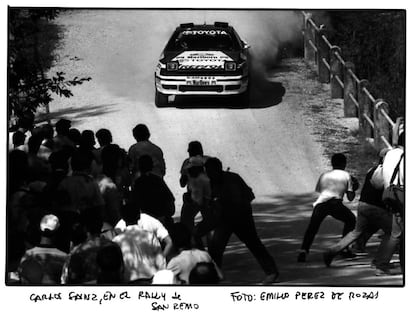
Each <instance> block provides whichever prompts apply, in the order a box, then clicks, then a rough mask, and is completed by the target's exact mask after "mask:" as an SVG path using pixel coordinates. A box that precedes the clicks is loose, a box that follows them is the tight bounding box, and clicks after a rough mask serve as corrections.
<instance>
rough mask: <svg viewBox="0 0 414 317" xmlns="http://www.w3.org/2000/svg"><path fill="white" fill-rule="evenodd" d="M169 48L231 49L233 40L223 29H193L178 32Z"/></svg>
mask: <svg viewBox="0 0 414 317" xmlns="http://www.w3.org/2000/svg"><path fill="white" fill-rule="evenodd" d="M171 44H172V47H170V48H171V49H175V50H182V49H184V50H233V49H234V42H233V39H232V38H231V36H230V34H228V33H227V32H225V31H215V30H199V31H197V30H194V31H183V32H181V33H179V34H178V36H177V38H176V39H175V41H174V42H173V43H171Z"/></svg>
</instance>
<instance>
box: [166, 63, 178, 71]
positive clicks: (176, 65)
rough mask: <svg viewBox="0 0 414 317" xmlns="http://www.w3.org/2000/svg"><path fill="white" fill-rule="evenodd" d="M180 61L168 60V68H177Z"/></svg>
mask: <svg viewBox="0 0 414 317" xmlns="http://www.w3.org/2000/svg"><path fill="white" fill-rule="evenodd" d="M177 69H178V63H177V62H168V63H167V70H177Z"/></svg>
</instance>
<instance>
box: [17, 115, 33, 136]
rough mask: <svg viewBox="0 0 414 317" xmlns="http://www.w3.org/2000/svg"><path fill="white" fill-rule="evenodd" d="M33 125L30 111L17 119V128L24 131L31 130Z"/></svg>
mask: <svg viewBox="0 0 414 317" xmlns="http://www.w3.org/2000/svg"><path fill="white" fill-rule="evenodd" d="M33 124H34V114H33V113H32V112H31V111H29V112H25V113H24V114H23V116H21V117H20V118H19V121H18V125H19V128H20V129H22V130H24V131H28V130H32V129H33Z"/></svg>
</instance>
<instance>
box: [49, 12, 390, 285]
mask: <svg viewBox="0 0 414 317" xmlns="http://www.w3.org/2000/svg"><path fill="white" fill-rule="evenodd" d="M217 20H219V21H220V20H224V21H229V22H230V23H231V24H233V25H234V26H235V28H236V29H237V30H238V32H239V34H240V35H241V36H242V37H243V38H244V39H245V40H246V41H247V42H249V43H250V44H251V45H252V49H254V47H255V44H257V47H258V48H256V50H257V51H256V53H257V56H260V58H262V60H263V61H267V60H268V58H269V56H272V54H274V53H275V51H271V50H270V51H269V50H268V48H269V47H264V48H263V47H260V43H263V42H266V43H268V44H271V45H272V46H273V48H274V49H275V50H276V48H277V43H278V41H280V40H285V38H284V37H288V36H292V37H294V36H297V34H296V33H297V32H298V30H299V28H300V25H299V24H298V23H299V21H300V20H297V17H295V15H294V14H292V13H290V12H288V11H283V12H273V13H272V12H265V13H261V12H255V13H251V14H249V13H247V12H243V11H239V12H230V13H229V12H225V11H221V12H209V11H139V10H137V11H131V10H123V11H116V10H92V11H91V10H82V11H70V12H65V13H63V14H61V15H60V16H59V18H58V19H57V21H56V23H57V24H59V25H61V26H62V27H63V29H64V32H63V39H62V42H61V45H60V47H59V48H58V50H57V52H56V54H57V57H58V61H57V63H56V65H55V66H54V68H53V69H52V70H51V71H52V72H53V71H57V70H61V71H64V72H66V73H67V75H68V76H69V77H70V76H91V77H92V81H91V82H89V83H85V84H84V85H82V86H79V87H75V88H74V89H73V93H74V97H72V98H70V99H56V100H55V101H54V102H53V103H52V104H51V112H52V115H53V116H54V118H60V117H65V118H68V119H71V120H72V122H73V126H74V127H76V128H78V129H80V130H83V129H91V130H94V131H96V130H98V129H99V128H108V129H110V130H111V131H112V134H113V138H114V142H115V143H117V144H119V145H120V146H122V147H124V148H125V149H128V147H129V146H130V145H131V144H133V143H134V139H133V137H132V132H131V131H132V128H133V127H134V126H135V125H136V124H138V123H145V124H147V125H148V127H149V128H150V131H151V134H152V135H151V140H152V141H153V142H154V143H156V144H158V145H159V146H160V147H161V148H162V149H163V151H164V155H165V160H166V165H167V174H166V177H165V179H166V182H167V184H168V185H169V186H170V188H171V189H172V191H173V193H174V195H175V197H176V201H177V210H180V206H181V195H182V193H183V190H182V189H181V188H179V184H178V179H179V170H180V167H181V163H182V161H183V160H184V159H185V157H186V155H187V153H186V149H187V144H188V142H189V141H192V140H199V141H201V142H202V144H203V146H204V150H205V153H206V154H208V155H211V156H217V157H219V158H220V159H221V160H222V161H223V165H224V166H225V167H230V168H231V170H232V171H234V172H237V173H239V174H240V175H241V176H242V177H243V178H244V179H245V180H246V182H247V183H248V184H249V185H250V186H251V187H252V188H253V190H254V192H255V194H256V197H257V198H256V200H255V203H254V210H255V216H256V220H257V223H258V230H259V232H260V235H262V237H263V239H264V242H265V244H266V245H267V246H268V247H269V248H270V250H271V251H272V253H273V254H274V255H275V257H276V258H277V259H278V263H279V265H280V266H281V267H282V266H284V267H285V268H286V269H283V268H282V269H281V270H282V272H284V271H285V270H288V268H287V267H288V265H290V264H288V263H289V262H295V260H296V258H295V254H296V249H297V248H298V247H299V244H300V240H301V238H302V235H303V232H304V230H305V225H306V221H307V220H308V217H309V215H310V211H311V205H310V203H311V202H312V199H313V190H314V185H315V181H316V179H317V177H318V176H319V174H320V172H321V171H322V170H324V169H326V168H327V162H326V159H324V158H323V149H322V146H321V144H320V143H318V142H316V141H315V138H314V136H313V135H312V131H311V129H310V127H309V125H307V124H306V122H305V121H306V120H305V118H304V116H303V109H304V107H305V104H306V99H307V97H308V96H309V95H310V94H312V91H311V89H308V88H309V87H306V86H304V85H305V82H306V76H305V75H304V77H303V78H294V77H292V76H294V75H293V74H295V69H294V67H293V66H292V65H287V66H286V67H285V68H283V67H281V68H279V73H278V74H277V75H276V76H273V78H270V81H269V82H267V81H263V78H262V80H261V81H260V82H256V83H255V82H253V85H254V87H253V90H254V92H253V99H252V104H251V106H250V107H249V108H246V109H237V107H236V108H234V107H230V106H229V105H227V104H225V103H224V104H223V103H219V104H218V105H217V107H216V108H215V107H212V104H209V105H202V106H200V105H195V104H189V105H188V104H187V105H186V106H185V107H184V106H183V107H168V108H156V107H155V105H154V98H153V97H154V81H153V74H154V68H155V65H156V62H157V60H158V57H159V55H160V53H161V51H162V48H163V46H164V45H165V43H166V41H167V40H168V37H169V36H170V34H171V33H172V31H173V30H174V28H175V27H176V26H177V25H178V24H179V23H183V22H199V23H203V22H205V21H206V22H207V23H210V22H214V21H217ZM282 25H283V28H284V30H283V32H280V33H279V34H272V36H269V34H271V33H272V32H273V30H274V29H275V28H277V26H282ZM289 32H291V34H290V33H289ZM263 65H264V66H266V63H264V64H260V65H259V64H258V65H257V67H259V68H260V67H264V66H263ZM302 66H303V65H302ZM292 79H293V80H292ZM298 79H299V80H302V82H300V81H299V82H298V81H296V80H298ZM340 231H341V230H340V225H339V224H337V223H336V222H334V221H327V223H326V224H324V225H323V226H322V228H321V239H323V237H327V236H330V237H332V236H334V237H335V236H337V235H338V234H339V233H340ZM318 243H319V240H316V241H315V245H316V246H318ZM227 254H228V258H227V260H226V259H225V263H224V265H225V270H226V271H227V272H228V277H227V278H228V281H229V282H238V283H254V282H255V281H258V280H260V278H261V277H262V274H263V273H262V272H261V270H260V268H259V267H258V265H257V264H256V263H255V261H254V259H253V258H252V257H251V255H250V254H249V253H248V252H247V251H246V250H245V249H244V248H243V247H241V248H240V247H239V244H238V241H237V240H234V241H232V243H231V244H230V245H229V248H228V252H227ZM234 254H238V255H239V257H238V258H234ZM240 257H241V258H240ZM240 259H242V260H241V261H240ZM318 261H319V260H318ZM320 264H321V263H319V264H318V265H320ZM290 268H291V269H292V271H290V272H284V273H285V276H286V277H285V281H286V283H288V284H289V283H301V282H304V281H305V282H306V281H308V282H307V283H313V282H314V283H316V284H318V281H317V280H312V273H310V274H309V273H306V270H304V276H301V274H300V273H298V272H297V270H296V269H297V268H296V266H290ZM294 271H296V273H295V272H294ZM308 272H310V271H308ZM327 276H329V274H328V275H327ZM338 276H340V273H338ZM313 278H314V276H313ZM325 280H326V283H329V282H330V280H329V278H325ZM383 281H384V280H383ZM344 282H346V281H345V280H344ZM368 282H370V281H368ZM374 282H375V281H374ZM374 282H373V283H374Z"/></svg>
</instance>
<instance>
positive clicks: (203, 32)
mask: <svg viewBox="0 0 414 317" xmlns="http://www.w3.org/2000/svg"><path fill="white" fill-rule="evenodd" d="M182 34H183V35H211V36H215V35H227V34H228V33H227V32H226V31H223V30H187V31H183V32H182Z"/></svg>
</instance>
